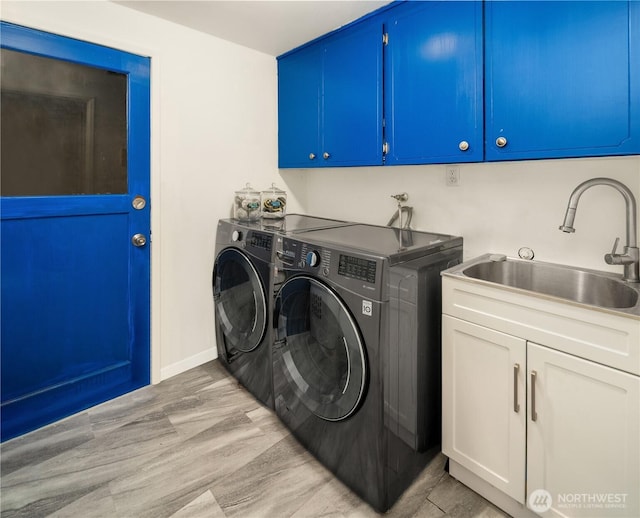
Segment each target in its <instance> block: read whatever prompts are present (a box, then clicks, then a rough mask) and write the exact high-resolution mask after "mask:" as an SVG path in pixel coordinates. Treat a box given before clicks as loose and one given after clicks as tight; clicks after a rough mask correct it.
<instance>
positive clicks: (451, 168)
mask: <svg viewBox="0 0 640 518" xmlns="http://www.w3.org/2000/svg"><path fill="white" fill-rule="evenodd" d="M445 182H446V184H447V185H448V186H449V187H457V186H458V185H460V166H458V165H447V166H445Z"/></svg>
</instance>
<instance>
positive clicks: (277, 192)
mask: <svg viewBox="0 0 640 518" xmlns="http://www.w3.org/2000/svg"><path fill="white" fill-rule="evenodd" d="M260 199H261V205H262V209H261V210H262V217H263V218H284V216H285V214H286V213H287V193H286V192H285V191H283V190H281V189H278V188H277V187H276V185H275V184H273V183H272V184H271V188H270V189H267V190H266V191H262V193H260Z"/></svg>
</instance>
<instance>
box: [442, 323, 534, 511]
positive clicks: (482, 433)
mask: <svg viewBox="0 0 640 518" xmlns="http://www.w3.org/2000/svg"><path fill="white" fill-rule="evenodd" d="M442 340H443V348H442V451H443V452H444V454H445V455H447V456H448V457H449V458H451V459H454V460H456V461H457V462H459V463H460V464H461V465H462V466H464V467H465V468H467V469H468V470H469V471H471V472H472V473H475V474H476V475H478V476H479V477H481V478H482V479H484V480H486V481H487V482H489V483H490V484H491V485H493V486H494V487H496V488H498V489H499V490H501V491H502V492H504V493H506V494H508V495H509V496H511V497H512V498H513V499H515V500H517V501H518V502H521V503H524V498H525V494H524V490H525V478H524V477H525V452H526V449H525V447H526V430H525V427H526V421H525V412H526V408H525V406H526V405H525V375H526V372H525V369H526V342H525V341H524V340H521V339H520V338H514V337H513V336H509V335H507V334H504V333H499V332H497V331H493V330H491V329H487V328H486V327H482V326H478V325H475V324H471V323H469V322H465V321H464V320H459V319H457V318H453V317H449V316H446V315H444V316H443V319H442Z"/></svg>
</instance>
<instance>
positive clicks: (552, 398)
mask: <svg viewBox="0 0 640 518" xmlns="http://www.w3.org/2000/svg"><path fill="white" fill-rule="evenodd" d="M527 348H528V359H527V361H528V383H529V386H528V392H529V412H528V417H529V418H528V430H527V451H528V457H527V481H528V482H527V493H528V494H529V495H531V493H532V492H534V491H536V490H546V491H547V492H548V493H549V495H548V496H550V502H549V503H551V504H552V507H551V509H550V511H549V513H547V514H545V516H572V517H582V516H590V517H595V516H607V517H610V516H611V517H614V516H640V506H639V503H638V493H639V488H640V427H639V418H638V408H640V378H638V377H637V376H633V375H630V374H627V373H624V372H620V371H617V370H614V369H611V368H609V367H605V366H602V365H599V364H597V363H594V362H589V361H586V360H582V359H580V358H576V357H575V356H570V355H567V354H564V353H561V352H557V351H554V350H552V349H549V348H547V347H543V346H540V345H537V344H534V343H531V342H528V344H527ZM532 373H535V379H532ZM534 399H535V402H534ZM534 414H535V415H534ZM531 503H534V504H535V498H533V499H532V502H530V505H531ZM538 503H542V504H544V499H542V500H538ZM534 510H535V509H534ZM543 510H544V509H538V511H543Z"/></svg>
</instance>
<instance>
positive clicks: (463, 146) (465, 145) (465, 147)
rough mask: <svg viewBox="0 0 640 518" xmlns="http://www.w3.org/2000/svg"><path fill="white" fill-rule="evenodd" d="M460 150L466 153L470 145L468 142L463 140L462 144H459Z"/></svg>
mask: <svg viewBox="0 0 640 518" xmlns="http://www.w3.org/2000/svg"><path fill="white" fill-rule="evenodd" d="M458 148H459V149H460V151H466V150H467V149H469V143H468V142H467V141H466V140H463V141H462V142H460V144H458Z"/></svg>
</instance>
